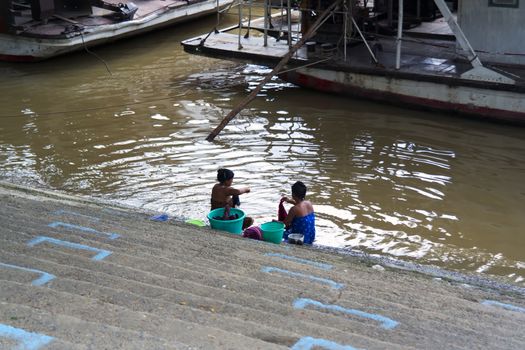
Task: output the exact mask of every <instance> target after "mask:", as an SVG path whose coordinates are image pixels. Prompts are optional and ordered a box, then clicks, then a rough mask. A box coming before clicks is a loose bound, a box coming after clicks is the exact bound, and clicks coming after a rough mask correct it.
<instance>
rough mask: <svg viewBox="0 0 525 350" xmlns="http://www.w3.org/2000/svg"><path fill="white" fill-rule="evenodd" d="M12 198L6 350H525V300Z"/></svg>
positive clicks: (72, 202) (81, 204) (351, 261)
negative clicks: (11, 349) (24, 349)
mask: <svg viewBox="0 0 525 350" xmlns="http://www.w3.org/2000/svg"><path fill="white" fill-rule="evenodd" d="M0 199H1V204H0V219H1V221H0V222H1V225H0V348H2V349H3V348H6V349H10V348H14V349H17V348H18V347H19V348H24V346H25V348H28V349H30V348H31V349H135V348H137V349H280V348H282V349H285V348H292V349H295V350H298V349H314V348H315V349H317V348H319V349H345V350H350V349H443V348H446V349H524V348H525V298H524V296H523V295H519V294H518V295H509V294H507V295H504V294H501V293H499V292H498V291H496V290H483V289H480V288H477V287H474V286H465V285H461V284H457V283H449V282H446V281H444V280H438V279H434V278H432V277H429V276H425V275H422V274H418V273H413V272H407V271H399V270H390V269H387V270H386V271H378V270H375V269H372V268H371V267H370V266H369V265H368V264H366V263H363V262H360V261H358V260H356V259H355V258H351V257H348V256H343V255H339V254H334V253H328V252H323V251H319V250H315V249H310V248H305V247H296V246H289V245H274V244H269V243H265V242H257V241H252V240H248V239H242V238H237V237H235V236H233V235H230V234H223V233H220V232H217V231H212V230H210V229H199V228H196V227H194V226H191V225H187V224H183V223H173V222H155V221H152V220H150V215H146V214H144V213H133V212H130V211H125V210H122V209H119V208H114V207H113V208H112V207H108V206H104V205H101V204H97V203H94V202H93V203H91V202H89V201H85V200H77V199H74V198H69V197H64V196H59V195H49V194H45V193H41V192H39V191H29V190H26V191H20V190H18V189H16V188H15V187H14V186H7V185H2V186H0ZM486 300H494V301H498V302H500V303H502V304H501V305H502V306H503V307H499V306H496V305H485V304H483V303H482V302H483V301H486Z"/></svg>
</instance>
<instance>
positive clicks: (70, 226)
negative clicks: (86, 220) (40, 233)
mask: <svg viewBox="0 0 525 350" xmlns="http://www.w3.org/2000/svg"><path fill="white" fill-rule="evenodd" d="M47 226H49V227H53V228H57V227H65V228H68V229H71V230H79V231H82V232H88V233H93V234H95V235H100V236H107V237H108V238H109V239H116V238H119V237H120V235H119V234H117V233H111V232H100V231H97V230H95V229H94V228H90V227H84V226H80V225H73V224H68V223H67V222H62V221H55V222H52V223H50V224H49V225H47Z"/></svg>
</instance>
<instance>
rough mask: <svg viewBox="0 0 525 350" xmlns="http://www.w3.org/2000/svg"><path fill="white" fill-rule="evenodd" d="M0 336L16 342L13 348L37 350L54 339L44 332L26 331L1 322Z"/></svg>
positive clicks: (17, 349)
mask: <svg viewBox="0 0 525 350" xmlns="http://www.w3.org/2000/svg"><path fill="white" fill-rule="evenodd" d="M0 337H3V338H8V339H12V340H14V341H16V342H18V346H17V347H15V348H14V350H38V349H40V348H41V347H43V346H46V345H48V344H49V343H51V342H52V341H53V340H54V339H55V338H54V337H50V336H48V335H45V334H40V333H32V332H28V331H26V330H24V329H21V328H15V327H12V326H9V325H6V324H3V323H0Z"/></svg>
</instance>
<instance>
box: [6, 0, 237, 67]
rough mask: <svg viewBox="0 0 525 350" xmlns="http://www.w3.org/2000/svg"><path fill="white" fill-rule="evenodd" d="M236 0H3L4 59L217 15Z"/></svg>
mask: <svg viewBox="0 0 525 350" xmlns="http://www.w3.org/2000/svg"><path fill="white" fill-rule="evenodd" d="M232 1H233V0H132V1H130V0H2V1H1V3H0V60H4V61H39V60H43V59H47V58H50V57H54V56H58V55H62V54H65V53H68V52H72V51H76V50H80V49H83V48H87V47H90V46H94V45H99V44H104V43H107V42H111V41H115V40H120V39H122V38H126V37H130V36H133V35H137V34H141V33H144V32H147V31H151V30H155V29H159V28H162V27H165V26H169V25H173V24H176V23H180V22H183V21H188V20H191V19H194V18H196V17H199V16H203V15H208V14H212V13H216V12H218V11H220V10H221V9H223V8H224V7H226V6H228V5H229V4H231V3H232Z"/></svg>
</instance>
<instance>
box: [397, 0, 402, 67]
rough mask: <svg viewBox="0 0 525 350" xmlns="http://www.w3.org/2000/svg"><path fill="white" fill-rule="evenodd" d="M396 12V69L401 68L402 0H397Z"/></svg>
mask: <svg viewBox="0 0 525 350" xmlns="http://www.w3.org/2000/svg"><path fill="white" fill-rule="evenodd" d="M398 6H399V9H398V10H399V11H398V14H397V47H396V69H399V68H401V39H402V37H403V0H399V5H398Z"/></svg>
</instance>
